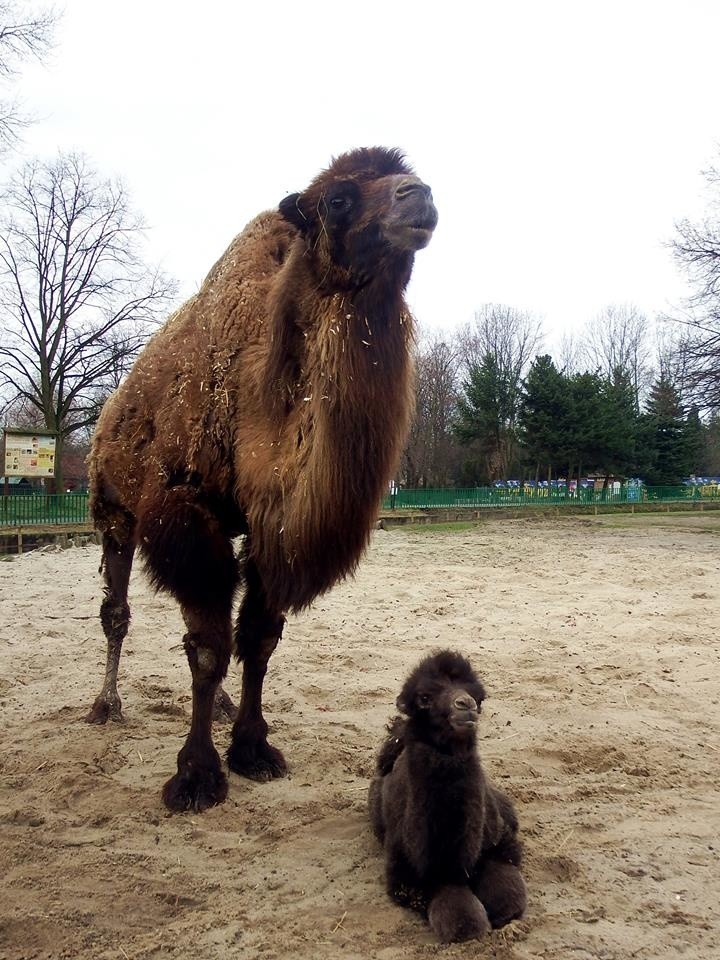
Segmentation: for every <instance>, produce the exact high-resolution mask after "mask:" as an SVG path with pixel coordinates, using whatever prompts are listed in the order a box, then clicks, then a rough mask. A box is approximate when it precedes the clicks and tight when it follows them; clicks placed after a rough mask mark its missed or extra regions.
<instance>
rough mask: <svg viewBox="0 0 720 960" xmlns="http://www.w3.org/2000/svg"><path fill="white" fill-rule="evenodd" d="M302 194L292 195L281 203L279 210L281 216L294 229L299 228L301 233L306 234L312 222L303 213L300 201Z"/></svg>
mask: <svg viewBox="0 0 720 960" xmlns="http://www.w3.org/2000/svg"><path fill="white" fill-rule="evenodd" d="M301 200H302V194H301V193H291V194H290V195H289V196H287V197H285V198H284V199H283V200H281V201H280V206H279V208H278V209H279V210H280V213H281V215H282V216H283V217H284V218H285V219H286V220H287V221H288V222H289V223H291V224H292V225H293V226H294V227H297V228H298V230H299V231H300V233H305V232H306V231H307V229H308V227H309V226H310V221H309V220H308V218H307V217H306V216H305V214H304V213H303V210H302V207H301V205H300V201H301Z"/></svg>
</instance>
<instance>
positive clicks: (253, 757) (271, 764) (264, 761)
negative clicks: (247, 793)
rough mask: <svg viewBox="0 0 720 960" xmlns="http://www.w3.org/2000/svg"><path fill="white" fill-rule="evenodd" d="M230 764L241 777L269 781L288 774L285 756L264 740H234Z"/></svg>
mask: <svg viewBox="0 0 720 960" xmlns="http://www.w3.org/2000/svg"><path fill="white" fill-rule="evenodd" d="M227 762H228V766H229V767H230V769H231V770H233V771H234V772H235V773H239V774H240V776H241V777H249V779H250V780H258V781H260V782H261V783H267V781H268V780H276V779H278V778H279V777H285V776H287V772H288V768H287V764H286V763H285V757H284V756H283V755H282V753H280V751H279V750H277V749H276V748H275V747H271V746H270V744H269V743H267V741H264V740H260V741H258V740H233V742H232V743H231V744H230V749H229V750H228V752H227Z"/></svg>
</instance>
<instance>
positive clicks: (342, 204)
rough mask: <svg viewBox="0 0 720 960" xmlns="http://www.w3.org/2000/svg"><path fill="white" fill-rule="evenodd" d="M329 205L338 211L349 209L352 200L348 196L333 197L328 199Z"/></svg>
mask: <svg viewBox="0 0 720 960" xmlns="http://www.w3.org/2000/svg"><path fill="white" fill-rule="evenodd" d="M330 206H331V207H332V209H333V210H335V211H336V212H338V213H339V212H340V211H341V210H349V209H350V207H351V206H352V201H351V200H350V199H349V198H348V197H333V198H332V199H331V200H330Z"/></svg>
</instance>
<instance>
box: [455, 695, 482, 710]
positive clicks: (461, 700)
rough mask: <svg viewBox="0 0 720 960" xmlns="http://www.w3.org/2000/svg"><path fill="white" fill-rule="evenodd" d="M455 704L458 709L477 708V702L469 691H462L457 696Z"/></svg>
mask: <svg viewBox="0 0 720 960" xmlns="http://www.w3.org/2000/svg"><path fill="white" fill-rule="evenodd" d="M453 706H454V707H455V709H456V710H477V704H476V703H475V701H474V700H473V698H472V697H471V696H470V694H469V693H462V694H460V695H459V696H457V697H455V700H454V701H453Z"/></svg>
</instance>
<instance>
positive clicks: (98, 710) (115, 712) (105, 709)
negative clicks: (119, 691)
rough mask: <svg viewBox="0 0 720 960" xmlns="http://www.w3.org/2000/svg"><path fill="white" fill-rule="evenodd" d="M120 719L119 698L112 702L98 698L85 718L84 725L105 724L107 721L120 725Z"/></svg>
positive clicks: (121, 716)
mask: <svg viewBox="0 0 720 960" xmlns="http://www.w3.org/2000/svg"><path fill="white" fill-rule="evenodd" d="M122 718H123V715H122V709H121V704H120V697H116V698H115V699H112V700H107V699H106V698H105V697H98V698H97V700H96V701H95V703H94V704H93V705H92V708H91V710H90V713H89V714H88V715H87V716H86V717H85V723H107V722H108V720H114V721H115V722H116V723H121V722H122Z"/></svg>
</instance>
